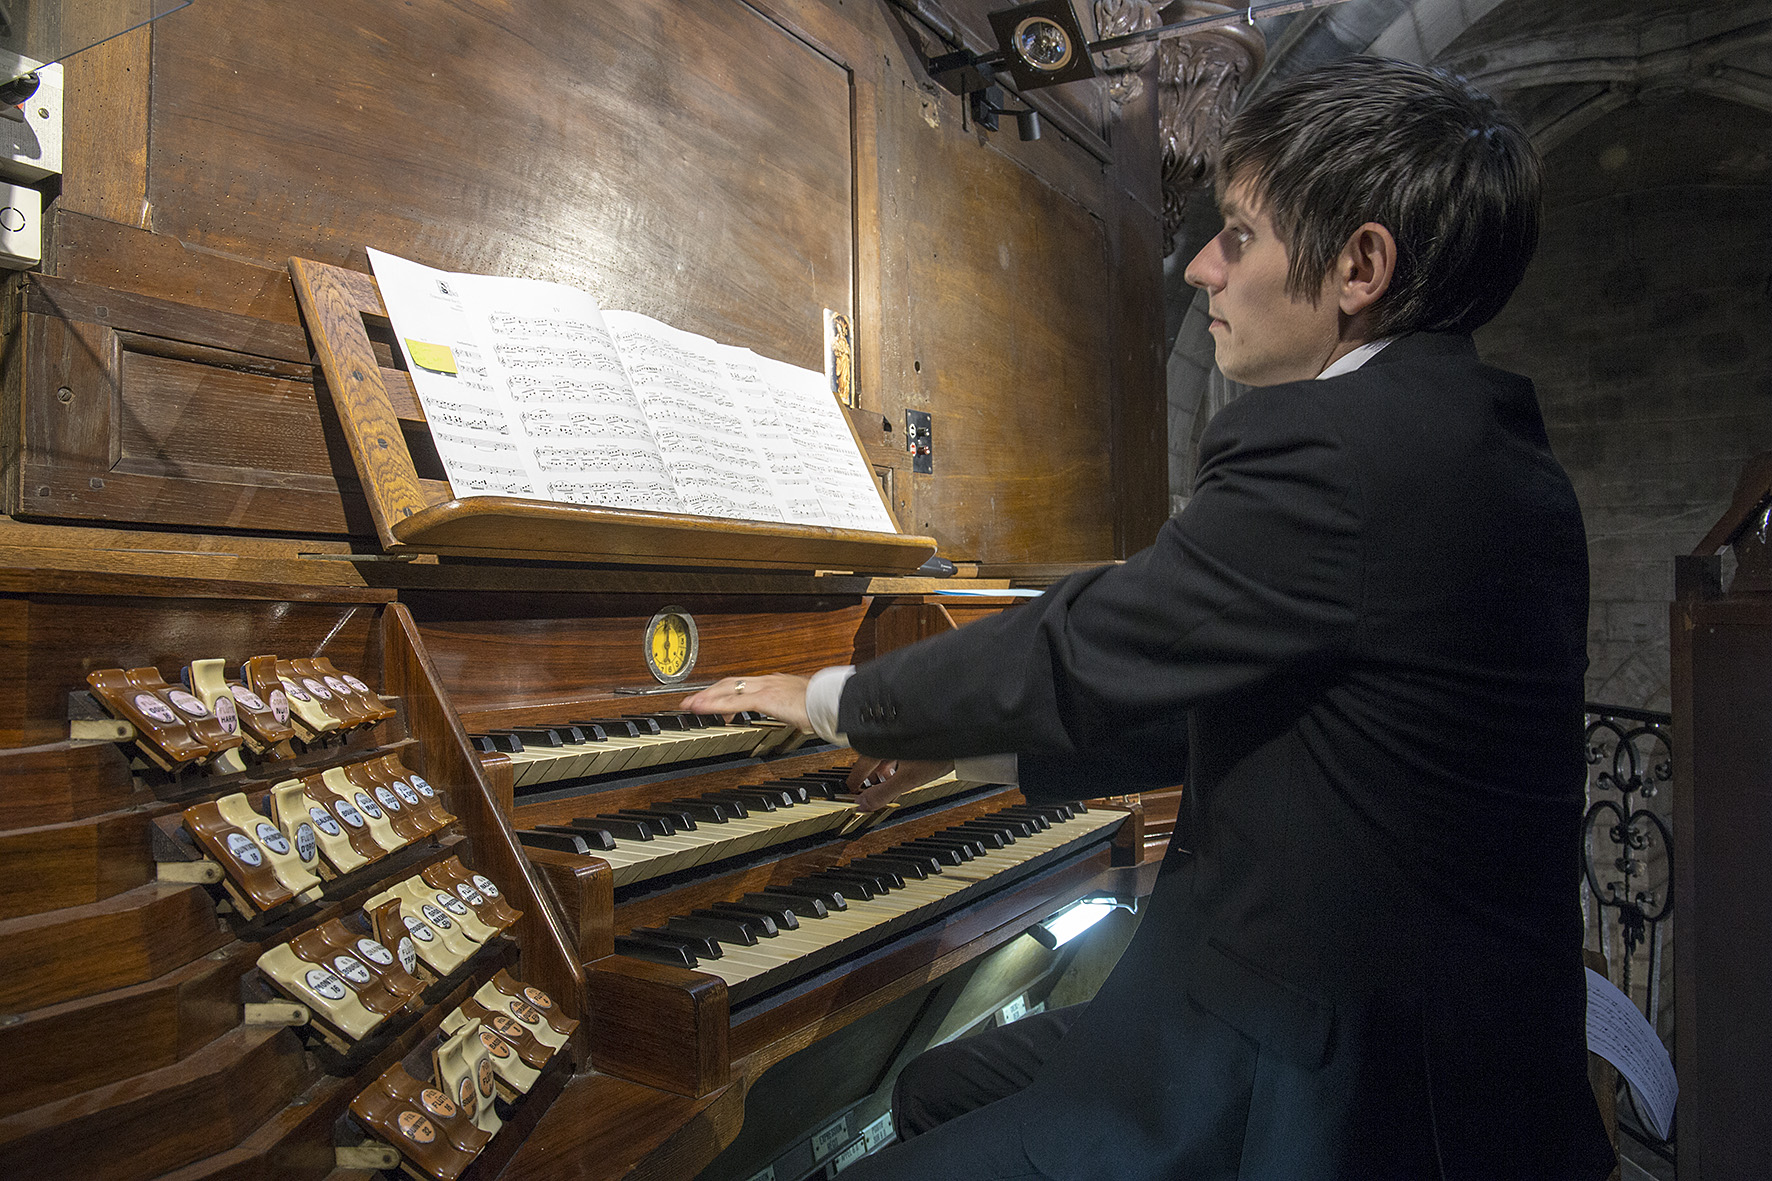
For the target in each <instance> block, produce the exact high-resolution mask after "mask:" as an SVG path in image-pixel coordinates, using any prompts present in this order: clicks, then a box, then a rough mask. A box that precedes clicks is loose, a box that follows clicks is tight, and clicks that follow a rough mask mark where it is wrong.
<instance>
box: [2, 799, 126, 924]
mask: <svg viewBox="0 0 1772 1181" xmlns="http://www.w3.org/2000/svg"><path fill="white" fill-rule="evenodd" d="M153 876H154V859H153V855H152V842H151V839H150V831H149V826H148V818H147V816H146V815H144V814H142V813H139V812H136V813H127V814H124V815H121V816H106V817H102V818H100V819H97V820H92V821H75V822H73V823H71V824H54V825H46V826H43V827H39V828H27V829H13V830H11V831H0V919H10V918H16V917H18V916H19V915H26V914H37V913H39V912H41V911H46V910H56V909H58V908H60V907H64V906H80V905H83V904H85V903H88V902H97V901H99V900H100V899H104V898H109V897H111V896H112V895H113V894H120V893H122V892H123V891H125V890H130V889H134V888H135V887H136V886H140V885H142V884H143V883H145V882H147V881H149V880H150V879H152V878H153Z"/></svg>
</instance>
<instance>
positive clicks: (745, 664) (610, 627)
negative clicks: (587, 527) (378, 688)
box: [403, 592, 871, 726]
mask: <svg viewBox="0 0 1772 1181" xmlns="http://www.w3.org/2000/svg"><path fill="white" fill-rule="evenodd" d="M403 598H404V600H405V602H406V604H407V607H408V608H409V609H410V610H411V611H412V613H413V616H414V618H415V619H416V620H417V621H418V626H419V631H420V634H421V635H422V636H423V637H424V644H425V647H426V650H427V651H428V652H429V653H430V656H431V659H432V661H434V662H435V665H436V668H437V671H438V675H439V676H440V677H442V679H443V683H444V684H445V685H447V686H448V690H449V695H450V699H451V701H452V702H453V703H454V705H455V708H456V709H458V710H460V711H461V713H462V714H463V715H464V716H466V717H467V718H468V719H469V720H470V724H471V725H475V726H479V725H485V724H487V723H488V722H491V721H492V720H493V718H495V717H498V716H501V715H499V714H498V713H497V712H495V711H499V710H503V711H505V715H504V716H514V715H516V714H519V713H523V714H528V715H530V716H533V717H541V716H545V711H546V709H547V708H548V707H550V706H553V705H566V704H567V703H571V702H582V701H587V700H596V699H606V698H608V697H609V695H610V690H611V689H613V688H615V687H618V686H620V687H632V688H636V689H659V688H661V687H660V686H659V685H658V683H657V681H655V680H654V679H653V677H652V674H651V673H650V672H648V671H647V669H646V663H645V658H644V654H643V650H642V647H641V641H642V638H643V637H644V634H645V627H646V622H647V620H649V619H650V618H651V617H652V615H653V613H654V612H655V611H657V610H659V609H660V608H661V607H665V606H667V605H676V606H680V607H683V608H686V609H687V610H688V611H689V613H690V614H691V615H693V616H694V617H695V620H696V623H697V627H698V630H699V632H700V637H701V639H700V656H699V658H698V660H697V662H696V666H695V671H694V673H692V674H691V678H690V679H691V681H692V682H694V683H697V684H702V683H706V682H708V681H711V680H714V679H716V678H718V677H722V676H727V675H736V674H739V673H745V672H755V671H756V670H757V669H760V668H769V669H778V670H781V671H787V672H812V671H815V670H816V669H818V668H820V667H823V666H824V665H827V664H847V663H850V662H851V661H852V660H855V659H865V658H866V657H867V656H868V655H871V651H861V652H858V650H857V633H858V631H860V630H861V627H860V625H861V622H862V618H863V614H864V610H865V609H864V606H863V603H862V601H861V600H859V599H855V598H848V597H835V596H833V597H829V598H826V597H823V596H818V597H788V596H783V597H779V598H776V597H758V598H750V599H742V600H740V599H724V598H703V597H700V596H694V595H690V596H681V597H678V596H667V595H663V594H661V595H657V596H651V595H633V596H597V595H583V596H573V595H539V594H538V595H502V596H501V595H484V596H480V597H479V598H477V599H475V600H474V601H473V602H471V603H464V602H462V601H461V600H459V599H457V598H452V597H449V596H444V595H431V594H426V593H416V592H409V593H408V594H406V595H404V596H403ZM679 695H680V694H666V695H663V696H661V697H659V698H657V699H653V698H650V697H645V698H628V699H625V701H624V711H625V712H639V711H642V710H644V709H647V708H658V707H660V706H662V705H665V704H675V702H676V700H677V697H678V696H679Z"/></svg>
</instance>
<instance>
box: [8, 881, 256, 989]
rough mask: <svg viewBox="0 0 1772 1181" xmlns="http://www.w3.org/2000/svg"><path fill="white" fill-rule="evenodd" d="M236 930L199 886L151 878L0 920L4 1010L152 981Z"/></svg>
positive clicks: (221, 942) (225, 940)
mask: <svg viewBox="0 0 1772 1181" xmlns="http://www.w3.org/2000/svg"><path fill="white" fill-rule="evenodd" d="M228 942H229V936H228V934H227V933H226V931H225V930H224V929H222V928H221V927H220V926H219V925H218V923H217V922H216V914H215V905H214V903H212V902H211V901H210V898H209V895H208V894H206V893H204V891H203V890H202V889H200V888H198V887H196V886H166V885H160V884H158V883H150V884H148V885H145V886H139V887H137V888H136V889H134V890H130V891H127V892H126V893H123V894H118V895H116V896H115V897H112V898H107V899H105V900H104V901H102V902H94V903H90V904H88V905H86V906H78V907H69V908H66V909H63V910H58V911H53V912H50V913H49V914H40V915H27V916H25V917H23V918H16V919H7V920H5V921H4V922H0V1011H5V1012H19V1011H21V1010H27V1009H35V1008H39V1007H41V1006H44V1005H53V1004H56V1003H57V1002H59V1001H65V1000H70V999H73V998H75V997H82V996H91V995H92V994H93V993H97V992H103V991H105V990H106V989H111V988H122V987H125V986H127V985H131V984H139V983H141V982H142V981H144V980H152V979H153V978H154V977H156V976H159V975H162V974H163V973H165V972H168V971H170V970H172V969H173V968H174V967H176V966H178V965H180V964H186V963H189V962H190V961H191V960H193V959H196V958H197V957H198V956H202V955H207V954H208V953H209V952H211V951H214V950H216V949H217V948H219V947H222V946H223V945H225V944H226V943H228Z"/></svg>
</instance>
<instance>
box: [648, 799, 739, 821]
mask: <svg viewBox="0 0 1772 1181" xmlns="http://www.w3.org/2000/svg"><path fill="white" fill-rule="evenodd" d="M660 806H661V807H666V808H681V809H682V810H683V814H684V815H685V816H693V817H695V818H696V819H697V820H702V821H706V822H707V823H709V824H725V823H726V822H727V821H728V820H731V819H733V818H734V817H737V816H743V815H744V814H745V813H744V805H743V804H737V803H734V802H733V801H731V800H691V799H681V800H671V801H669V802H668V803H666V804H662V805H660Z"/></svg>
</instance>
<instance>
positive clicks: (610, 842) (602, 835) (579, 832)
mask: <svg viewBox="0 0 1772 1181" xmlns="http://www.w3.org/2000/svg"><path fill="white" fill-rule="evenodd" d="M535 831H536V832H544V833H568V834H570V835H572V836H576V837H577V838H578V839H579V840H581V841H583V842H584V843H585V845H587V846H588V847H589V849H590V851H591V852H593V853H595V852H596V851H597V850H598V849H613V848H615V834H614V833H612V832H610V831H609V830H608V829H607V828H604V827H603V826H602V825H600V824H597V823H596V822H594V821H593V822H591V823H588V824H587V823H583V822H581V821H576V820H575V821H573V822H572V823H571V824H538V825H536V826H535Z"/></svg>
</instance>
